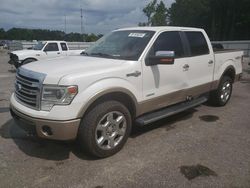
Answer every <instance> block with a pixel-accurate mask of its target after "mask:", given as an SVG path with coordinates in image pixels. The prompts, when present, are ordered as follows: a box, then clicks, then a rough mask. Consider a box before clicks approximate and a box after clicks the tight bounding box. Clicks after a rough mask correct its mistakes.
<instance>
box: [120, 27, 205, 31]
mask: <svg viewBox="0 0 250 188" xmlns="http://www.w3.org/2000/svg"><path fill="white" fill-rule="evenodd" d="M123 30H144V31H145V30H147V31H155V32H159V31H204V30H203V29H200V28H194V27H173V26H157V27H150V26H142V27H127V28H121V29H117V30H116V31H123Z"/></svg>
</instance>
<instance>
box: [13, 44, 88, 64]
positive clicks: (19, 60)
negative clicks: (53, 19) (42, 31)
mask: <svg viewBox="0 0 250 188" xmlns="http://www.w3.org/2000/svg"><path fill="white" fill-rule="evenodd" d="M82 51H83V50H69V48H68V45H67V42H65V41H40V42H38V43H37V44H36V45H35V46H34V47H33V48H32V49H28V50H17V51H13V52H11V53H10V60H9V64H12V65H14V66H15V67H16V68H18V67H20V66H21V65H24V64H27V63H31V62H33V61H38V60H45V59H51V58H56V57H61V56H69V55H80V53H81V52H82Z"/></svg>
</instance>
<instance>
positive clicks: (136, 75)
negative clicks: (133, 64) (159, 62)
mask: <svg viewBox="0 0 250 188" xmlns="http://www.w3.org/2000/svg"><path fill="white" fill-rule="evenodd" d="M140 75H141V72H140V71H135V72H132V73H128V74H127V75H126V76H127V77H130V76H134V77H138V76H140Z"/></svg>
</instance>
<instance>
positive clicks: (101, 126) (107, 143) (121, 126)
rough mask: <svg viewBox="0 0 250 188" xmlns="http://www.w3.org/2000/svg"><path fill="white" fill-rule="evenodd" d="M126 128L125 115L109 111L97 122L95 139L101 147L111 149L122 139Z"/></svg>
mask: <svg viewBox="0 0 250 188" xmlns="http://www.w3.org/2000/svg"><path fill="white" fill-rule="evenodd" d="M126 129H127V122H126V118H125V116H124V115H123V114H122V113H120V112H118V111H112V112H109V113H107V114H105V115H104V116H103V117H102V118H101V120H100V121H99V122H98V124H97V127H96V131H95V141H96V143H97V145H98V146H99V147H100V148H101V149H105V150H109V149H113V148H115V147H116V146H117V145H118V144H119V143H120V142H121V141H122V139H123V137H124V135H125V133H126Z"/></svg>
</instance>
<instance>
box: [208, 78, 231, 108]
mask: <svg viewBox="0 0 250 188" xmlns="http://www.w3.org/2000/svg"><path fill="white" fill-rule="evenodd" d="M232 89H233V80H232V79H231V78H230V77H229V76H223V77H222V79H221V81H220V83H219V86H218V88H217V89H216V90H215V91H212V92H211V94H210V98H209V103H210V104H212V105H214V106H225V105H226V104H227V102H228V101H229V100H230V98H231V95H232Z"/></svg>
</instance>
